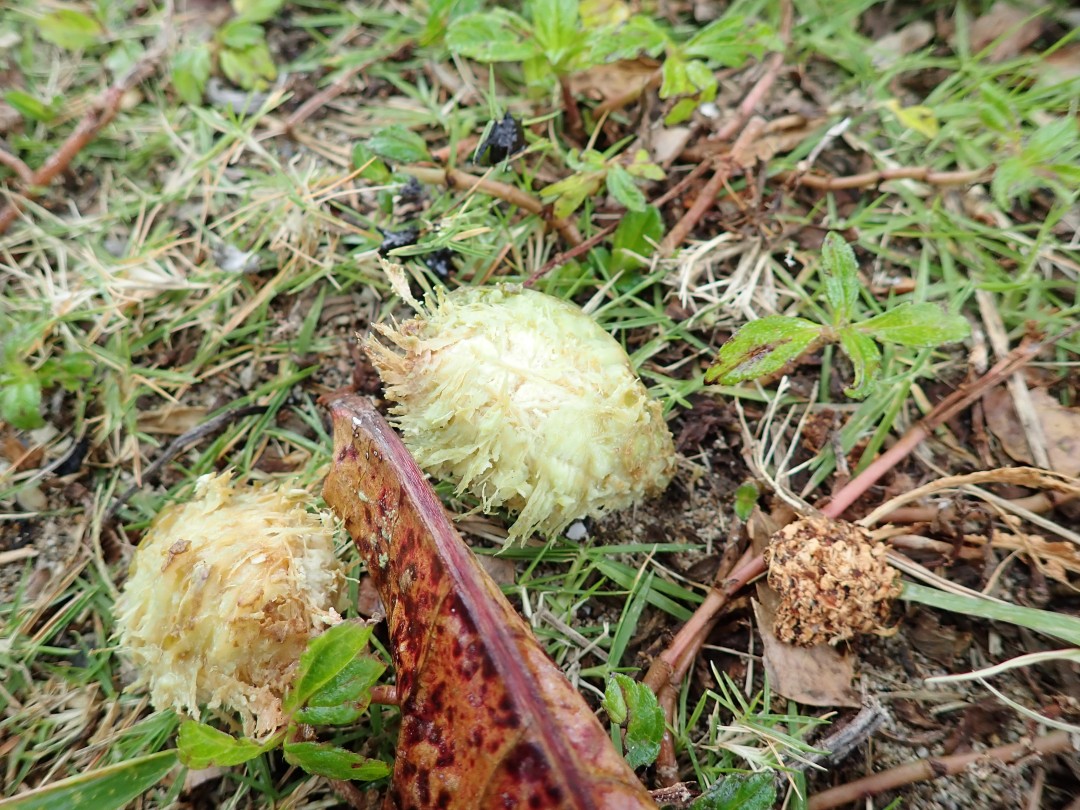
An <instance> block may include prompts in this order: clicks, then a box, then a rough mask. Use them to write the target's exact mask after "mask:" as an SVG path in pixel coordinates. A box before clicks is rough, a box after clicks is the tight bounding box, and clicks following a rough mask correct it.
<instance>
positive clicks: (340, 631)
mask: <svg viewBox="0 0 1080 810" xmlns="http://www.w3.org/2000/svg"><path fill="white" fill-rule="evenodd" d="M371 631H372V628H371V627H370V626H369V625H364V624H359V623H357V622H352V621H347V622H341V623H340V624H337V625H335V626H333V627H331V628H330V629H328V630H327V631H326V632H324V633H322V634H320V635H318V636H316V637H315V638H313V639H312V640H311V641H310V642H308V646H307V649H306V650H304V653H303V655H301V656H300V668H299V671H298V672H297V673H296V680H295V681H294V682H293V686H292V688H291V689H290V690H289V692H288V694H286V695H285V701H284V709H285V711H287V712H291V711H295V710H296V709H298V708H300V707H301V706H303V705H304V704H305V703H307V702H308V701H309V700H311V699H312V698H313V697H315V695H317V694H319V693H320V692H321V691H322V690H323V689H327V688H330V689H334V688H340V683H341V682H340V679H339V676H340V675H341V673H342V672H344V671H346V670H347V669H348V668H349V664H350V663H352V661H353V660H354V659H355V658H356V656H357V655H359V654H360V652H361V651H362V650H363V649H364V648H365V647H366V646H367V643H368V639H370V638H371ZM376 677H378V676H376ZM372 683H374V681H372ZM355 697H356V696H355V695H351V696H350V697H349V698H348V699H355ZM323 705H325V704H323Z"/></svg>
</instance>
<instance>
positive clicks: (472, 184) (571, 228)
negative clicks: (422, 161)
mask: <svg viewBox="0 0 1080 810" xmlns="http://www.w3.org/2000/svg"><path fill="white" fill-rule="evenodd" d="M401 171H403V172H405V173H406V174H411V175H412V176H413V177H415V178H416V179H417V180H419V181H420V182H422V183H431V184H433V185H442V186H446V187H447V188H464V189H466V190H467V191H468V192H469V193H471V192H473V191H479V192H481V193H482V194H487V195H488V196H489V197H497V198H498V199H500V200H503V201H505V202H508V203H510V204H512V205H516V206H517V207H518V208H521V209H522V210H525V211H528V212H529V213H530V214H536V215H537V216H538V217H540V218H541V219H543V220H544V221H545V222H546V223H548V225H550V226H551V227H552V228H554V229H555V230H556V231H558V233H559V235H560V236H561V237H562V238H563V240H564V241H565V242H566V243H567V244H569V245H571V246H573V247H576V246H577V245H580V244H581V242H582V238H581V233H580V232H579V231H578V229H577V226H576V225H574V223H572V222H570V221H568V220H565V219H559V218H558V217H555V216H552V215H551V213H550V212H549V211H548V210H547V207H546V206H545V205H544V204H543V203H542V202H540V200H538V199H536V198H535V197H533V196H532V195H530V194H527V193H525V192H524V191H522V190H521V189H519V188H517V187H516V186H511V185H507V184H506V183H500V182H498V181H497V180H489V179H488V178H486V177H477V176H476V175H475V174H469V173H468V172H463V171H461V169H436V168H434V167H428V166H402V167H401Z"/></svg>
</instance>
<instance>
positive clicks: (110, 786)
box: [0, 750, 176, 810]
mask: <svg viewBox="0 0 1080 810" xmlns="http://www.w3.org/2000/svg"><path fill="white" fill-rule="evenodd" d="M175 764H176V752H175V751H172V750H169V751H158V752H157V753H156V754H149V755H147V756H142V757H136V758H134V759H128V760H126V761H124V762H118V763H116V764H115V765H107V766H105V767H104V768H98V769H96V770H92V771H86V772H85V773H80V774H79V775H77V776H72V777H69V778H68V779H61V780H59V781H57V782H53V783H52V784H48V785H45V786H44V787H39V788H35V789H34V790H30V791H27V792H25V793H20V794H18V795H17V796H12V797H11V798H8V799H0V808H3V810H54V808H57V807H65V808H70V810H120V808H122V807H126V806H127V805H128V803H129V802H131V801H132V800H134V799H136V798H138V797H139V796H140V795H141V794H142V793H145V792H146V791H147V790H149V789H150V788H152V787H153V786H154V785H156V784H157V783H158V782H160V781H161V779H162V778H163V777H164V776H165V774H167V773H168V772H169V771H170V770H171V769H172V767H173V766H174V765H175Z"/></svg>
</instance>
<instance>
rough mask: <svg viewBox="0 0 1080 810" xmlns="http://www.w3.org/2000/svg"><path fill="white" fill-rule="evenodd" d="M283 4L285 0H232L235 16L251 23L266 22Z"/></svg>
mask: <svg viewBox="0 0 1080 810" xmlns="http://www.w3.org/2000/svg"><path fill="white" fill-rule="evenodd" d="M283 5H285V0H232V6H233V8H234V9H236V15H237V18H238V19H241V20H244V21H246V22H253V23H261V22H266V21H267V20H269V19H270V18H272V17H273V16H274V15H275V14H277V13H278V11H280V10H281V7H282V6H283Z"/></svg>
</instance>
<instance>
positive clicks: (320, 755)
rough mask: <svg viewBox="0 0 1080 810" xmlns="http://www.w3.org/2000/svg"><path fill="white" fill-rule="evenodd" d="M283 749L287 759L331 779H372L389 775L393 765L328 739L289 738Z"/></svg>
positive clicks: (362, 780)
mask: <svg viewBox="0 0 1080 810" xmlns="http://www.w3.org/2000/svg"><path fill="white" fill-rule="evenodd" d="M283 751H284V753H285V761H286V762H288V763H290V764H292V765H298V766H299V767H301V768H303V769H304V770H305V771H307V772H308V773H314V774H318V775H319V776H325V777H327V778H328V779H343V780H346V779H355V780H358V781H361V782H371V781H374V780H376V779H383V778H385V777H387V776H389V775H390V766H389V765H387V764H386V763H385V762H382V761H381V760H378V759H368V758H367V757H363V756H360V755H359V754H354V753H353V752H352V751H346V750H345V749H344V748H339V747H337V746H335V745H330V744H329V743H319V742H287V743H285V745H284V747H283Z"/></svg>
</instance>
